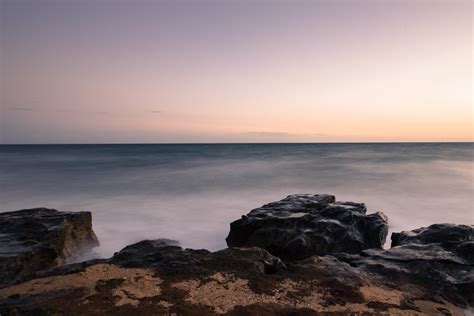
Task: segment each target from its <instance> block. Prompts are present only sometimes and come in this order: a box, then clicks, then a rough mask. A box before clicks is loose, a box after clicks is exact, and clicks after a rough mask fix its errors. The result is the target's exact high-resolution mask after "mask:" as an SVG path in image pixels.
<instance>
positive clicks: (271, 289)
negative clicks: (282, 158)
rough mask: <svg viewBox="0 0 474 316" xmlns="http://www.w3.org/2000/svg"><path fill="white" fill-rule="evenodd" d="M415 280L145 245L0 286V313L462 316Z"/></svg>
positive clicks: (322, 263) (240, 253) (254, 255)
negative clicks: (448, 315)
mask: <svg viewBox="0 0 474 316" xmlns="http://www.w3.org/2000/svg"><path fill="white" fill-rule="evenodd" d="M436 293H437V292H435V291H433V288H428V287H425V284H423V283H406V280H404V279H399V278H397V277H396V276H395V275H387V278H378V277H376V274H375V276H374V275H373V274H372V273H367V272H365V270H364V269H360V268H358V267H353V266H351V265H349V264H348V263H345V262H343V261H340V260H338V259H337V258H335V257H334V256H330V255H326V256H313V257H311V258H308V259H305V260H300V261H293V262H289V263H287V264H286V265H285V264H283V263H282V262H281V261H280V259H278V258H277V257H275V256H272V255H271V254H269V253H268V252H267V251H266V250H264V249H261V248H256V247H251V248H228V249H225V250H221V251H217V252H209V251H206V250H192V249H182V248H181V247H179V246H177V245H176V243H169V242H168V241H163V240H156V241H153V240H147V241H143V242H139V243H137V244H134V245H131V246H127V247H126V248H124V249H123V250H122V251H120V252H118V253H117V254H115V255H114V257H112V258H110V259H100V260H93V261H88V262H84V263H80V264H72V265H66V266H62V267H57V268H54V269H52V270H50V271H42V272H40V273H38V275H36V276H35V277H32V278H30V279H29V280H26V279H25V280H23V281H22V282H18V283H16V284H14V285H10V286H8V287H5V288H0V313H1V314H2V315H18V314H19V315H37V314H45V315H50V314H52V315H172V314H176V315H348V314H350V315H354V314H356V315H374V314H375V315H447V314H450V315H462V311H463V308H462V307H460V306H457V305H456V304H453V303H452V302H451V301H450V300H449V299H446V298H444V297H442V296H439V295H437V294H436Z"/></svg>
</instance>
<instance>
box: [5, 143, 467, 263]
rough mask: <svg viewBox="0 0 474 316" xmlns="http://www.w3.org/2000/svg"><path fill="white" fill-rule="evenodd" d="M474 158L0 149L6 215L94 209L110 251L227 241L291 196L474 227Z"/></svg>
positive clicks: (293, 148)
mask: <svg viewBox="0 0 474 316" xmlns="http://www.w3.org/2000/svg"><path fill="white" fill-rule="evenodd" d="M473 156H474V144H473V143H451V144H442V143H436V144H433V143H427V144H420V143H416V144H219V145H217V144H213V145H204V144H200V145H41V146H40V145H38V146H16V145H15V146H13V145H12V146H8V145H4V146H0V186H1V190H0V202H1V204H0V205H1V208H0V211H2V212H3V211H13V210H19V209H24V208H33V207H48V208H56V209H60V210H69V211H91V212H92V215H93V226H94V230H95V232H96V233H97V236H98V238H99V240H100V242H101V246H100V248H98V250H97V254H98V255H99V256H103V257H107V256H110V255H112V254H113V253H114V252H115V251H118V250H120V249H121V248H122V247H123V246H125V245H127V244H130V243H133V242H137V241H140V240H143V239H156V238H171V239H176V240H179V241H180V242H181V244H182V245H183V246H185V247H190V248H207V249H210V250H217V249H221V248H224V247H225V246H226V245H225V240H224V239H225V237H226V235H227V233H228V231H229V223H230V222H231V221H233V220H235V219H238V218H240V216H241V215H242V214H246V213H247V212H249V211H250V210H251V209H253V208H256V207H259V206H261V205H263V204H264V203H267V202H271V201H275V200H279V199H281V198H283V197H285V196H287V195H289V194H294V193H329V194H334V195H336V198H337V199H338V200H350V201H356V202H364V203H366V204H367V206H368V209H369V212H370V213H371V212H376V211H383V212H384V213H385V214H386V215H387V216H388V217H389V224H390V231H391V232H392V231H401V230H408V229H413V228H417V227H421V226H426V225H429V224H432V223H438V222H443V223H444V222H449V223H458V224H474V210H473V196H474V160H473ZM388 240H389V238H388Z"/></svg>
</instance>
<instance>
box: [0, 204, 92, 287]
mask: <svg viewBox="0 0 474 316" xmlns="http://www.w3.org/2000/svg"><path fill="white" fill-rule="evenodd" d="M98 245H99V242H98V241H97V237H96V236H95V234H94V231H93V230H92V216H91V213H90V212H60V211H57V210H54V209H46V208H35V209H28V210H21V211H16V212H6V213H0V285H5V284H7V283H9V282H11V281H13V280H14V279H15V278H20V277H23V276H25V275H28V274H30V273H33V272H36V271H40V270H43V269H48V268H51V267H54V266H57V265H61V264H64V263H65V262H66V261H68V260H74V259H76V258H78V257H79V256H81V255H82V254H84V252H87V251H89V250H91V249H92V248H94V247H96V246H98Z"/></svg>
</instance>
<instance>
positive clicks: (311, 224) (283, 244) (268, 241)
mask: <svg viewBox="0 0 474 316" xmlns="http://www.w3.org/2000/svg"><path fill="white" fill-rule="evenodd" d="M366 212H367V209H366V207H365V205H364V204H363V203H354V202H336V199H335V197H334V196H333V195H327V194H318V195H310V194H298V195H290V196H288V197H286V198H285V199H283V200H281V201H278V202H273V203H269V204H266V205H264V206H262V207H260V208H257V209H254V210H252V211H251V212H250V213H249V214H247V215H245V216H242V218H241V219H239V220H236V221H234V222H232V223H231V225H230V232H229V235H228V236H227V238H226V241H227V245H228V246H229V247H242V246H256V247H261V248H264V249H266V250H268V251H269V252H270V253H272V254H273V255H276V256H278V257H280V258H282V259H284V260H297V259H303V258H308V257H310V256H312V255H315V254H318V255H321V254H330V253H337V252H346V253H359V252H360V251H362V250H364V249H368V248H382V246H383V244H384V243H385V238H386V236H387V232H388V225H387V218H386V217H385V215H383V213H381V212H378V213H375V214H369V215H367V214H366Z"/></svg>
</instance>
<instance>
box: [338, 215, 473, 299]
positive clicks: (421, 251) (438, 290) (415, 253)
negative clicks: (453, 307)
mask: <svg viewBox="0 0 474 316" xmlns="http://www.w3.org/2000/svg"><path fill="white" fill-rule="evenodd" d="M473 228H474V227H473V226H467V225H453V224H435V225H431V226H429V227H424V228H419V229H415V230H412V231H405V232H401V233H393V234H392V245H393V247H392V248H391V249H388V250H381V249H369V250H364V251H362V252H361V253H360V254H359V255H348V254H337V255H336V256H337V257H338V258H339V259H341V260H343V261H345V262H348V263H350V264H351V265H352V266H354V267H357V268H358V269H360V270H362V271H364V272H367V273H371V274H374V275H377V277H378V278H379V279H380V280H381V281H382V282H383V283H386V284H394V283H395V284H396V283H399V284H400V286H401V287H402V286H403V288H405V289H406V288H407V286H406V285H408V284H416V285H419V286H422V287H423V288H424V292H425V293H430V294H429V295H432V296H433V298H434V299H444V300H448V301H450V302H453V303H455V304H457V305H459V306H463V307H468V306H473V305H474V258H473V255H474V242H473V237H474V234H473V231H474V229H473ZM404 285H405V286H404Z"/></svg>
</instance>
